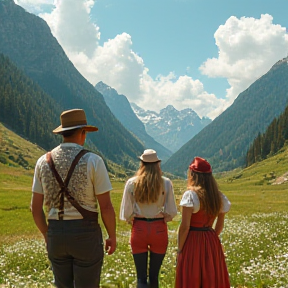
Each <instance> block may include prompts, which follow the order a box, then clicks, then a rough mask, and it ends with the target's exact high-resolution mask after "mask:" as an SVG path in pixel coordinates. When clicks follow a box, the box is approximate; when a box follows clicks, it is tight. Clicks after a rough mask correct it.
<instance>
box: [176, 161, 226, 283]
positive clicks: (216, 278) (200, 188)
mask: <svg viewBox="0 0 288 288" xmlns="http://www.w3.org/2000/svg"><path fill="white" fill-rule="evenodd" d="M180 206H182V209H183V210H182V221H181V224H180V227H179V231H178V254H177V267H176V283H175V288H229V287H230V283H229V275H228V271H227V266H226V263H225V256H224V253H223V250H222V246H221V243H220V240H219V235H220V233H221V231H222V229H223V227H224V217H225V213H227V212H228V211H229V210H230V206H231V203H230V202H229V200H228V199H227V197H226V196H225V195H224V194H222V193H221V192H220V191H219V190H218V186H217V183H216V180H215V179H214V177H213V175H212V169H211V166H210V164H209V163H208V162H207V161H206V160H205V159H203V158H200V157H195V158H194V160H193V161H192V163H191V164H190V166H189V172H188V190H187V191H186V192H185V193H184V194H183V196H182V199H181V202H180ZM216 218H217V221H216V224H215V228H212V225H213V223H214V220H215V219H216Z"/></svg>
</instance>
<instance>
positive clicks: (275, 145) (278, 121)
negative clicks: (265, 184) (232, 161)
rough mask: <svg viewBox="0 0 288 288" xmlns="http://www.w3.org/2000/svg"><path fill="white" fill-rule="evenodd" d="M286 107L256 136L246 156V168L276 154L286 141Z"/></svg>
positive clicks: (287, 113)
mask: <svg viewBox="0 0 288 288" xmlns="http://www.w3.org/2000/svg"><path fill="white" fill-rule="evenodd" d="M287 127H288V106H287V107H286V109H285V111H284V112H283V113H282V114H281V115H280V116H279V117H278V118H274V119H273V121H272V123H271V124H270V125H269V126H268V127H267V129H266V130H265V132H264V133H262V134H260V133H259V134H258V136H257V137H256V138H255V139H254V141H253V143H252V144H251V146H250V148H249V150H248V152H247V156H246V166H247V167H248V166H250V165H252V164H253V163H256V162H260V161H262V160H264V159H266V158H267V157H269V156H271V155H274V154H276V153H278V151H279V150H280V149H281V148H282V147H283V146H284V145H285V143H287V141H288V129H287Z"/></svg>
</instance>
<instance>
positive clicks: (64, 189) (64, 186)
mask: <svg viewBox="0 0 288 288" xmlns="http://www.w3.org/2000/svg"><path fill="white" fill-rule="evenodd" d="M87 152H89V151H88V150H85V149H83V150H81V151H80V152H79V153H78V154H77V155H76V157H75V159H74V160H73V162H72V164H71V167H70V169H69V171H68V173H67V176H66V178H65V180H64V181H63V180H62V178H61V176H60V175H59V173H58V172H57V170H56V168H55V164H54V161H53V159H52V155H51V152H48V153H47V154H46V161H47V163H48V165H49V167H50V169H51V171H52V173H53V175H54V177H55V178H56V180H57V182H58V183H59V186H60V188H61V190H60V191H59V194H60V205H59V212H58V218H59V220H63V214H64V196H66V198H67V199H68V201H69V202H70V203H71V204H72V205H73V206H74V207H75V208H76V209H77V210H78V212H79V213H80V214H81V215H82V217H83V218H84V219H91V220H98V213H97V212H92V211H88V210H86V209H84V208H83V207H82V206H81V205H80V204H79V203H78V202H77V201H76V200H75V198H74V197H73V196H72V195H71V194H70V192H69V190H68V184H69V181H70V179H71V176H72V174H73V172H74V169H75V167H76V165H77V164H78V162H79V160H80V159H81V157H82V156H83V155H84V154H86V153H87Z"/></svg>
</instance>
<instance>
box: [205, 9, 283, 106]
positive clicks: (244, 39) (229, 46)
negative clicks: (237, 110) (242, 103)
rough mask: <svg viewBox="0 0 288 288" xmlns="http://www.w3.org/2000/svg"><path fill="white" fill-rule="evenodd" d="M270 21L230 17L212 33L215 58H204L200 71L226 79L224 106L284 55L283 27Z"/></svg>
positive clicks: (268, 19) (263, 18)
mask: <svg viewBox="0 0 288 288" xmlns="http://www.w3.org/2000/svg"><path fill="white" fill-rule="evenodd" d="M272 21H273V17H272V16H270V15H268V14H265V15H261V18H260V19H255V18H246V17H242V18H240V19H237V18H236V17H234V16H232V17H230V18H229V19H228V20H227V21H226V23H225V25H221V26H220V27H219V28H218V30H217V31H216V33H215V34H214V36H215V40H216V45H217V46H218V49H219V57H218V58H212V59H208V60H207V61H206V62H205V63H203V65H202V66H201V67H200V70H201V71H202V73H203V74H205V75H207V76H209V77H224V78H227V80H228V82H229V84H230V86H231V87H230V88H229V89H227V95H226V97H227V100H228V103H232V101H233V100H234V99H235V98H236V97H237V96H238V94H239V93H240V92H242V91H244V90H245V89H246V88H248V87H249V86H250V85H251V84H252V83H253V82H255V80H257V79H258V78H259V77H260V76H262V75H263V74H265V73H266V72H268V70H269V69H270V68H271V67H272V66H273V65H274V64H275V63H276V62H277V61H278V60H280V59H281V58H284V57H286V56H287V52H288V35H287V33H286V28H284V27H281V26H280V25H275V24H273V23H272Z"/></svg>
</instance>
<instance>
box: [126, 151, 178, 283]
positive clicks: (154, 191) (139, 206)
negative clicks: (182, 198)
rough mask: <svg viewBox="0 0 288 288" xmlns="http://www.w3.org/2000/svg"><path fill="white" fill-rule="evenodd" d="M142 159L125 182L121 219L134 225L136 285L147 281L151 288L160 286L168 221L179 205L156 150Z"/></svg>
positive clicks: (146, 153) (132, 235) (166, 243)
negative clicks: (135, 170)
mask: <svg viewBox="0 0 288 288" xmlns="http://www.w3.org/2000/svg"><path fill="white" fill-rule="evenodd" d="M140 160H141V161H140V167H139V169H138V171H137V172H136V174H135V176H134V177H132V178H130V179H129V180H128V181H127V182H126V185H125V188H124V193H123V198H122V203H121V208H120V219H122V220H126V221H127V222H129V223H131V224H132V230H131V239H130V244H131V249H132V254H133V258H134V263H135V267H136V273H137V288H144V287H148V286H147V285H148V283H149V287H150V288H158V287H159V284H158V274H159V270H160V268H161V265H162V261H163V259H164V257H165V254H166V249H167V246H168V230H167V224H166V223H167V222H168V221H171V220H172V218H173V217H174V216H175V215H176V214H177V208H176V203H175V198H174V192H173V186H172V182H171V181H170V180H169V179H168V178H166V177H163V176H162V171H161V168H160V161H161V160H160V159H159V158H158V157H157V154H156V151H154V150H152V149H147V150H145V151H144V153H143V154H142V155H141V156H140ZM148 252H149V253H148ZM148 262H149V269H148V271H149V274H148V275H147V266H148ZM147 278H149V282H147Z"/></svg>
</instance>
